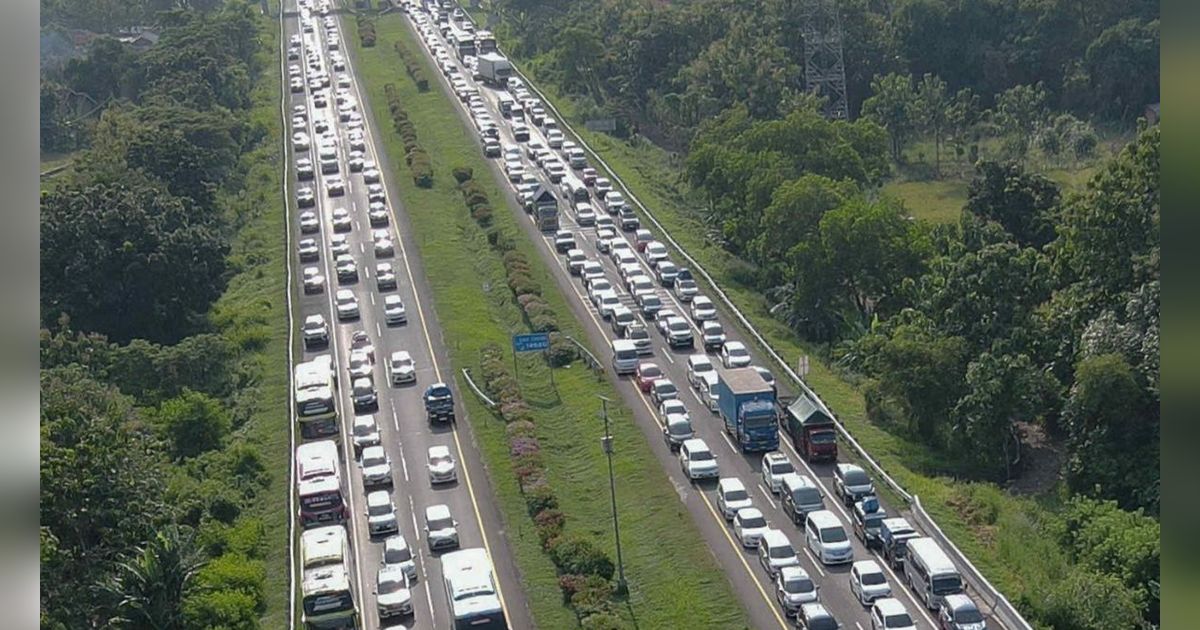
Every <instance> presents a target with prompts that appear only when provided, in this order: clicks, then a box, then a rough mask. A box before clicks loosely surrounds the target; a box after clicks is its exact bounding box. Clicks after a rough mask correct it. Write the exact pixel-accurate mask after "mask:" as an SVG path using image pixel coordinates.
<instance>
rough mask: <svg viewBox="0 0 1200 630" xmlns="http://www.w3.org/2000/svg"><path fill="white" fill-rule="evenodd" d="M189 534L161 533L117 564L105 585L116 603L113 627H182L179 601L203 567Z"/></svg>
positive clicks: (171, 529)
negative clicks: (110, 578)
mask: <svg viewBox="0 0 1200 630" xmlns="http://www.w3.org/2000/svg"><path fill="white" fill-rule="evenodd" d="M203 564H204V563H203V561H202V560H201V558H200V555H199V553H198V552H197V550H196V548H195V546H194V544H193V539H192V537H191V535H190V534H188V533H183V532H180V531H179V530H178V529H177V528H174V527H169V528H166V529H164V530H161V531H159V532H157V533H156V534H155V536H154V537H153V538H152V539H151V540H150V542H149V543H147V544H146V545H145V546H143V547H142V548H141V549H139V550H138V551H137V553H135V554H134V555H133V557H132V558H130V559H128V560H126V561H124V562H121V563H120V564H118V565H117V571H116V575H115V576H114V577H113V579H112V580H111V581H110V582H109V583H108V584H106V585H105V590H106V591H107V592H108V593H109V595H110V596H111V597H112V598H113V599H115V600H117V602H118V603H117V606H116V613H117V616H116V617H115V618H114V619H113V620H112V621H113V624H114V625H115V626H117V627H120V628H131V629H136V630H172V629H174V628H179V627H181V626H182V622H183V600H184V598H185V597H186V596H187V594H188V592H189V591H190V590H191V588H192V586H193V584H194V582H195V579H196V576H197V574H198V572H199V571H200V569H201V567H202V566H203Z"/></svg>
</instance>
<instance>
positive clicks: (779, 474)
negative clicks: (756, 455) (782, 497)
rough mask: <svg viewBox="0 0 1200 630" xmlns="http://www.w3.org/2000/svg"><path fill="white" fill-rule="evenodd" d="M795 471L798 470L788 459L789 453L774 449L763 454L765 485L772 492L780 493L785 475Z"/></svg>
mask: <svg viewBox="0 0 1200 630" xmlns="http://www.w3.org/2000/svg"><path fill="white" fill-rule="evenodd" d="M793 472H796V469H795V468H793V467H792V462H791V461H789V460H788V458H787V455H784V454H783V453H780V452H779V451H772V452H770V453H766V454H764V455H763V458H762V478H763V485H765V486H766V487H767V489H768V490H770V491H771V494H779V490H780V488H782V487H783V476H784V475H786V474H788V473H793Z"/></svg>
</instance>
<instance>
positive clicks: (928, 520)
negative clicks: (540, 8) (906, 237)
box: [467, 14, 1033, 630]
mask: <svg viewBox="0 0 1200 630" xmlns="http://www.w3.org/2000/svg"><path fill="white" fill-rule="evenodd" d="M467 19H471V21H472V22H474V20H473V19H472V18H471V17H470V15H469V14H468V15H467ZM501 52H503V51H501ZM513 71H514V72H515V73H516V74H517V76H519V77H520V78H521V80H522V81H523V82H524V83H525V85H526V87H528V88H529V89H530V90H532V91H533V92H534V93H536V94H537V95H538V96H539V97H540V98H541V100H542V102H543V104H544V105H545V107H547V108H548V109H549V110H550V111H551V112H553V113H554V116H555V118H556V120H558V123H559V125H560V126H561V127H562V128H563V129H564V130H565V131H567V132H568V133H570V134H571V135H572V136H574V137H575V139H576V141H577V142H578V145H579V147H580V148H582V149H583V150H584V151H585V152H587V154H588V155H589V156H590V157H591V158H592V159H593V160H595V162H596V164H597V165H599V166H600V167H602V168H603V169H604V171H605V172H606V173H607V174H608V177H609V179H610V180H611V181H612V182H613V183H614V184H615V185H617V186H619V187H620V188H621V190H622V191H624V193H625V198H626V199H628V200H630V201H632V202H633V203H634V205H636V206H637V207H638V208H639V209H640V210H641V213H642V215H644V216H645V217H646V218H647V219H649V220H650V222H651V223H653V224H654V227H655V228H657V229H658V231H659V233H660V234H662V236H663V238H664V239H666V241H667V243H668V244H669V245H670V246H671V247H672V248H673V249H674V250H675V251H676V252H677V253H678V254H679V255H680V256H682V257H683V258H684V259H685V260H686V261H687V262H688V264H689V268H690V269H692V270H693V271H694V272H697V273H699V275H700V276H701V277H702V278H703V279H704V281H705V282H706V283H708V285H709V286H710V287H711V288H712V290H713V291H714V292H715V293H716V295H717V297H718V298H720V300H721V302H722V303H723V304H724V305H725V307H726V309H728V310H729V312H731V313H732V314H733V315H734V317H735V318H736V319H737V321H738V323H740V324H741V328H742V329H743V330H744V331H746V333H747V334H749V335H750V336H751V338H753V340H754V341H755V343H756V344H757V345H758V346H759V347H760V348H762V350H763V351H764V352H766V353H767V354H768V355H769V356H770V357H771V359H772V360H773V361H775V363H776V364H778V365H779V367H780V368H782V369H783V371H784V373H785V374H787V375H788V377H790V378H791V379H792V381H793V382H795V383H796V384H797V385H799V387H800V389H801V390H802V391H803V392H804V393H805V394H807V395H808V396H810V397H811V398H812V399H813V400H814V401H816V402H817V404H818V405H820V408H821V410H822V411H823V412H825V413H826V414H828V415H829V417H830V418H833V419H834V421H835V426H836V427H837V430H838V433H839V434H840V435H841V437H842V440H843V441H845V442H846V443H847V444H849V445H850V447H851V448H852V449H853V450H854V451H855V453H856V454H857V455H858V456H859V457H860V458H861V459H862V460H863V461H865V462H866V463H867V465H868V466H869V467H870V468H871V469H872V470H873V471H874V473H875V474H876V476H878V477H879V478H881V479H883V480H884V482H885V483H886V484H887V485H888V487H890V488H891V489H892V490H893V491H894V492H895V493H896V494H898V495H900V496H901V497H902V498H904V500H905V501H906V502H907V503H908V504H909V506H910V507H911V508H912V510H913V513H914V514H916V516H917V517H918V520H920V521H922V524H923V525H926V528H925V529H927V530H928V531H929V532H930V533H931V535H933V537H934V538H936V539H937V540H938V544H939V545H941V546H942V547H943V548H946V549H949V550H950V552H951V553H952V554H953V555H954V557H955V559H957V560H958V561H959V563H960V566H962V567H965V568H966V569H967V573H968V574H969V576H970V578H971V581H973V582H974V583H975V584H976V585H977V586H976V588H975V590H976V591H979V592H980V594H981V595H984V596H986V597H988V598H990V599H991V601H990V602H989V603H990V604H992V607H993V614H994V615H995V616H997V617H999V618H1000V621H1002V622H1003V623H1004V624H1005V626H1007V627H1009V628H1012V629H1014V630H1033V626H1031V625H1030V624H1029V622H1027V621H1026V620H1025V619H1024V618H1023V617H1022V616H1021V613H1020V612H1019V611H1017V609H1016V607H1015V606H1013V605H1012V603H1011V602H1010V601H1009V600H1008V598H1006V597H1005V596H1004V594H1003V593H1001V592H1000V591H999V590H997V589H996V587H994V586H992V583H991V582H989V581H988V579H987V578H985V577H984V576H983V574H982V573H980V571H979V569H977V568H976V567H975V565H974V564H972V563H971V561H970V560H968V559H967V557H966V555H965V554H963V552H962V550H960V549H959V548H958V547H957V546H956V545H955V544H954V543H953V541H951V540H950V539H949V538H948V537H947V536H946V534H945V533H944V532H943V531H942V529H941V528H940V527H938V526H937V523H935V522H934V521H933V518H932V517H930V516H929V514H928V513H927V512H926V511H925V508H924V507H922V506H921V503H920V500H919V499H918V498H917V497H916V496H914V495H912V494H910V493H909V492H908V491H906V490H905V489H904V488H903V487H902V486H901V485H900V484H899V483H898V482H897V481H896V480H895V479H893V478H892V476H891V475H889V474H888V473H887V471H885V470H884V469H883V466H881V465H880V464H879V462H877V461H875V459H874V458H873V457H871V455H870V454H869V453H867V451H866V449H864V448H863V447H862V445H861V444H859V443H858V441H857V440H855V439H854V436H852V435H850V432H849V431H848V430H847V429H846V427H845V426H844V425H843V424H842V421H841V420H839V419H838V418H837V416H835V415H834V413H833V411H832V410H831V409H830V408H829V405H828V404H826V403H825V401H824V400H823V399H822V398H821V397H820V396H819V395H818V394H817V393H816V392H815V391H813V390H812V388H810V387H809V386H808V384H807V383H805V382H804V379H803V378H801V377H800V375H799V374H797V373H796V372H795V371H794V370H792V368H791V366H790V365H788V362H787V361H786V360H784V358H783V357H782V356H780V355H779V353H778V352H776V351H775V349H774V348H773V347H771V345H770V343H768V342H767V340H766V339H765V338H763V336H762V335H761V334H759V332H758V330H757V329H755V327H754V325H753V324H751V323H750V320H749V319H748V318H747V317H746V316H745V315H744V314H743V313H742V311H741V310H740V309H739V308H738V307H737V306H736V305H735V304H734V303H733V301H732V300H731V299H729V296H728V295H726V294H725V292H724V291H722V290H721V288H720V286H718V285H717V282H716V280H714V279H713V277H712V276H711V275H709V273H708V271H707V270H705V269H704V267H703V266H701V265H700V263H699V261H697V260H696V259H694V258H692V256H691V255H689V254H688V253H687V251H686V250H684V249H683V247H682V246H680V245H679V243H678V242H677V241H676V240H675V239H674V238H673V237H672V236H671V234H670V232H668V231H667V229H666V228H665V227H663V225H662V223H660V222H659V221H658V218H657V217H655V216H654V213H653V212H651V211H650V209H649V208H647V207H646V205H645V204H643V203H642V202H641V200H640V199H638V198H637V196H636V195H634V194H633V191H632V190H631V189H630V188H629V186H628V185H627V184H626V183H625V181H624V180H622V179H621V177H620V176H619V175H617V173H616V171H615V170H614V169H613V168H612V167H611V166H609V164H608V162H606V161H604V158H602V157H601V156H600V155H599V154H598V153H596V152H595V151H594V150H593V149H592V148H591V146H589V145H588V144H587V142H585V141H584V140H583V138H582V136H580V135H579V132H577V131H576V130H575V128H574V127H572V126H571V123H570V122H568V121H567V119H566V118H565V117H564V116H563V115H562V113H561V112H559V111H558V108H557V107H555V106H554V104H553V103H552V102H551V101H550V99H548V98H547V97H546V95H545V93H543V92H542V91H541V90H540V89H538V87H537V86H536V85H534V83H533V82H532V81H530V80H529V77H527V76H526V75H525V73H523V72H521V70H520V69H519V68H517V67H516V64H513ZM572 341H574V339H572ZM576 344H577V345H578V342H576ZM589 354H591V353H590V352H589Z"/></svg>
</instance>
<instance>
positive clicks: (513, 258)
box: [502, 250, 529, 267]
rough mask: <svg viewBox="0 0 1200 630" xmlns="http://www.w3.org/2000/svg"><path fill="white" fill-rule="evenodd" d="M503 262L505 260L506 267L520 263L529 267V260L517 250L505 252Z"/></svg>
mask: <svg viewBox="0 0 1200 630" xmlns="http://www.w3.org/2000/svg"><path fill="white" fill-rule="evenodd" d="M502 260H504V266H505V267H507V266H509V265H512V264H516V263H520V264H522V265H525V266H527V267H528V266H529V258H527V257H526V256H525V254H524V253H522V252H518V251H515V250H514V251H508V252H504V256H503V257H502Z"/></svg>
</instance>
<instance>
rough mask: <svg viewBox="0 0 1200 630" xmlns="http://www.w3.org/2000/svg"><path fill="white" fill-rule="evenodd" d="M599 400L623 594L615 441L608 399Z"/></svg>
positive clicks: (623, 564) (618, 589) (600, 397)
mask: <svg viewBox="0 0 1200 630" xmlns="http://www.w3.org/2000/svg"><path fill="white" fill-rule="evenodd" d="M597 398H599V399H600V406H601V413H602V414H603V415H604V437H603V438H600V444H601V445H603V446H604V453H605V454H606V455H608V492H609V496H610V497H611V498H612V516H613V536H614V537H616V539H617V592H618V593H622V594H623V593H625V592H626V591H627V590H628V585H626V583H625V562H624V561H623V560H622V559H621V526H620V525H619V524H618V521H617V481H616V477H614V476H613V463H612V457H613V439H612V433H611V432H609V429H608V399H607V398H605V397H604V396H599V395H597Z"/></svg>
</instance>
